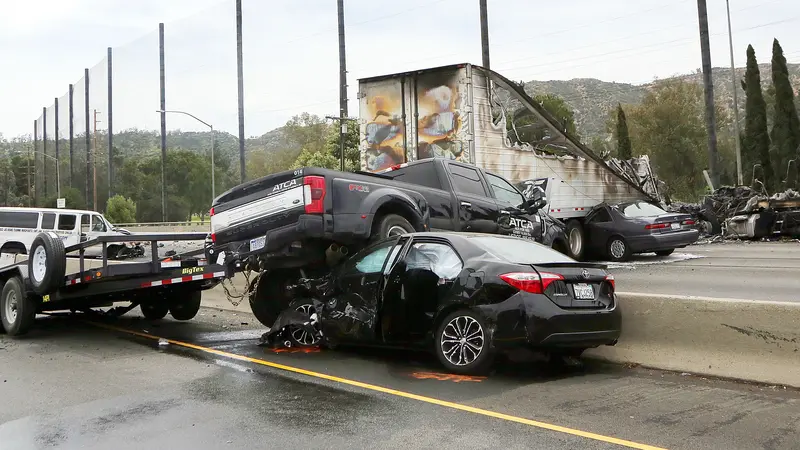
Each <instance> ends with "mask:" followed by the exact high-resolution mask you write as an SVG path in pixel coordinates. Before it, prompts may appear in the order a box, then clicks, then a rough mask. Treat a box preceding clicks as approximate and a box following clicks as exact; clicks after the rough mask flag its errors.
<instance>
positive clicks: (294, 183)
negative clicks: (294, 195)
mask: <svg viewBox="0 0 800 450" xmlns="http://www.w3.org/2000/svg"><path fill="white" fill-rule="evenodd" d="M292 186H297V180H296V179H294V180H289V181H285V182H283V183H281V184H276V185H275V187H274V188H272V192H277V191H280V190H283V189H287V188H290V187H292Z"/></svg>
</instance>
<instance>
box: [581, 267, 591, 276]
mask: <svg viewBox="0 0 800 450" xmlns="http://www.w3.org/2000/svg"><path fill="white" fill-rule="evenodd" d="M581 275H583V278H589V271H588V270H586V269H583V272H581Z"/></svg>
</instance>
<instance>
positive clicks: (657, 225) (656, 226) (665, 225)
mask: <svg viewBox="0 0 800 450" xmlns="http://www.w3.org/2000/svg"><path fill="white" fill-rule="evenodd" d="M664 228H669V224H668V223H651V224H648V225H645V226H644V229H645V230H661V229H664Z"/></svg>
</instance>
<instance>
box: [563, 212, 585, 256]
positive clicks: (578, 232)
mask: <svg viewBox="0 0 800 450" xmlns="http://www.w3.org/2000/svg"><path fill="white" fill-rule="evenodd" d="M566 235H567V245H566V247H567V256H569V257H570V258H572V259H574V260H576V261H581V260H582V259H583V254H584V252H585V249H586V245H585V244H586V239H585V237H586V233H585V232H584V230H583V224H582V223H580V222H579V221H578V220H575V219H572V220H570V221H569V222H567V231H566Z"/></svg>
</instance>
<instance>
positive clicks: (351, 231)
mask: <svg viewBox="0 0 800 450" xmlns="http://www.w3.org/2000/svg"><path fill="white" fill-rule="evenodd" d="M544 202H546V200H545V199H540V200H525V198H524V197H523V196H522V193H521V192H520V191H519V190H517V189H516V188H515V187H514V186H512V185H511V184H510V183H509V182H508V181H506V180H505V179H503V178H502V177H499V176H497V175H494V174H490V173H486V172H484V171H483V170H481V169H479V168H477V167H475V166H471V165H468V164H463V163H460V162H456V161H452V160H448V159H444V158H429V159H424V160H419V161H415V162H410V163H406V164H401V165H397V166H393V167H391V168H389V169H387V170H386V171H384V172H381V173H369V172H356V173H348V172H340V171H336V170H328V169H320V168H314V167H306V168H302V169H296V170H289V171H284V172H279V173H276V174H273V175H269V176H266V177H263V178H260V179H257V180H253V181H250V182H247V183H245V184H242V185H239V186H236V187H234V188H232V189H230V190H229V191H227V192H225V193H223V194H222V195H220V196H219V197H218V198H217V199H215V201H214V204H213V206H212V208H211V211H210V212H211V243H210V244H209V246H208V247H207V252H208V257H209V259H210V260H216V261H220V262H223V261H224V264H225V265H226V266H227V267H228V268H229V270H230V271H236V270H241V269H242V268H244V269H247V268H250V269H254V270H257V271H260V272H261V274H260V275H259V276H258V277H257V278H256V279H257V280H260V281H259V282H258V283H257V284H254V285H252V286H251V287H250V289H248V290H249V291H251V292H253V293H252V295H251V296H250V306H251V308H252V310H253V313H254V315H255V316H256V317H257V318H258V319H259V321H261V322H262V323H263V324H265V325H267V326H272V325H273V321H274V320H275V318H276V317H277V315H278V314H280V312H281V311H283V309H284V308H286V306H287V305H289V303H290V301H291V299H290V298H289V297H288V294H287V293H288V292H289V290H290V289H289V288H290V286H292V285H293V284H294V283H296V281H297V280H298V279H300V278H304V277H307V276H314V275H317V276H318V275H319V274H320V273H321V272H327V271H329V270H330V267H332V266H334V265H336V264H337V263H338V261H340V260H341V259H342V258H343V257H344V256H345V255H347V254H348V253H350V252H352V253H355V252H356V251H358V250H360V249H361V248H363V247H364V246H366V245H367V244H368V243H370V242H374V241H376V240H380V239H383V238H386V237H389V236H393V235H401V234H406V233H412V232H419V231H430V230H446V231H466V232H481V233H492V234H505V235H517V236H520V237H524V238H526V239H531V240H535V241H537V242H540V243H542V244H544V245H548V246H550V247H554V248H556V249H557V250H559V251H562V252H565V251H566V249H567V245H566V236H565V234H564V228H563V225H561V224H560V223H558V222H557V221H555V220H553V219H550V218H549V216H547V215H546V214H544V213H540V212H539V211H538V209H539V208H541V207H542V206H543V205H544ZM254 283H255V281H254Z"/></svg>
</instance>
